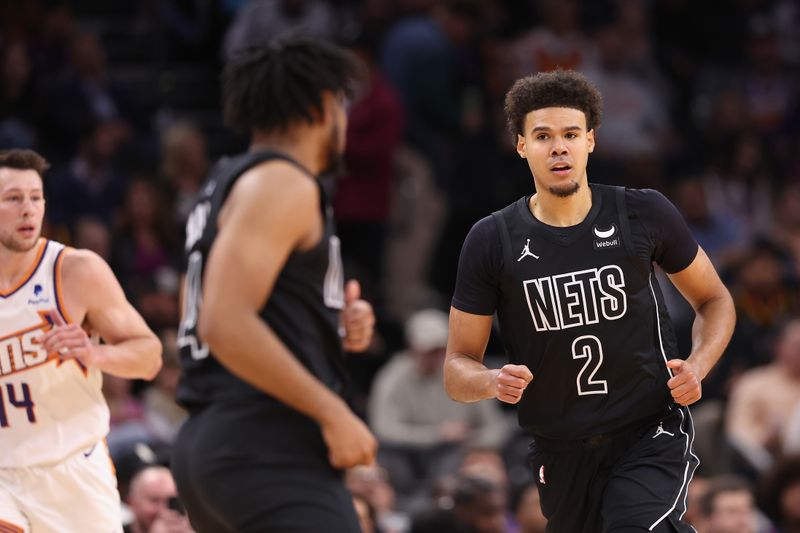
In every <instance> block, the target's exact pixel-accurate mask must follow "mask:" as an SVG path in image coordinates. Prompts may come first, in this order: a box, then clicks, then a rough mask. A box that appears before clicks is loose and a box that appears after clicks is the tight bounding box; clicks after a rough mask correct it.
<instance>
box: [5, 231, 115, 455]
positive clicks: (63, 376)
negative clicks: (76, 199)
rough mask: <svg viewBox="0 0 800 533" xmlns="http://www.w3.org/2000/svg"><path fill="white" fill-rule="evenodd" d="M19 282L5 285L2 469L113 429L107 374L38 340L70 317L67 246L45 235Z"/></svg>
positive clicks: (84, 445)
mask: <svg viewBox="0 0 800 533" xmlns="http://www.w3.org/2000/svg"><path fill="white" fill-rule="evenodd" d="M38 247H39V248H38V253H37V255H36V260H35V261H34V263H33V265H31V266H30V270H29V271H28V273H27V274H26V275H25V277H24V279H23V280H22V281H21V282H20V284H18V285H17V286H16V287H12V288H11V289H10V290H7V291H0V450H2V453H0V468H13V467H25V466H34V465H44V464H49V463H54V462H57V461H60V460H62V459H64V458H66V457H68V456H70V455H73V454H75V453H77V452H78V451H80V450H84V449H88V448H90V447H91V446H92V445H93V444H95V443H97V441H99V440H100V439H102V438H103V437H105V435H106V434H107V433H108V427H109V412H108V406H107V405H106V402H105V399H104V398H103V394H102V392H101V386H102V382H103V378H102V374H101V372H100V371H99V370H97V369H96V368H86V367H84V366H83V365H82V364H81V363H80V362H78V360H76V359H63V360H62V359H61V358H60V357H59V354H58V353H49V354H48V353H46V352H45V350H44V349H43V348H41V346H40V345H39V344H38V343H37V342H36V340H35V339H36V338H37V337H38V336H40V335H41V334H42V333H44V332H45V331H48V330H50V329H51V328H52V327H53V318H52V315H53V314H54V313H60V314H61V316H62V317H63V318H64V320H65V321H66V322H70V321H71V320H70V317H69V315H68V314H67V312H66V311H65V310H64V307H63V305H64V302H63V301H62V296H61V290H62V289H61V271H60V269H61V261H62V260H63V258H64V255H65V254H66V253H68V249H66V248H65V247H64V245H63V244H60V243H58V242H55V241H49V240H46V239H40V240H39V244H38Z"/></svg>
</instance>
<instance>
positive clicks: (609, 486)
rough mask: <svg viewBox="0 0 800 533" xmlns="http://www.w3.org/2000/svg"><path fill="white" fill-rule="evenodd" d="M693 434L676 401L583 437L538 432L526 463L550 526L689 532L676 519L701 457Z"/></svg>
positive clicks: (584, 531)
mask: <svg viewBox="0 0 800 533" xmlns="http://www.w3.org/2000/svg"><path fill="white" fill-rule="evenodd" d="M693 440H694V428H693V425H692V420H691V415H690V414H689V410H688V408H686V407H681V406H678V405H674V406H673V407H672V408H671V409H670V410H669V411H667V412H666V413H665V414H664V415H663V416H662V417H656V418H651V419H649V420H648V421H646V422H643V423H642V424H637V425H634V426H633V427H632V428H629V429H625V430H622V431H619V432H616V433H609V434H604V435H598V436H596V437H592V438H589V439H586V440H583V441H557V440H549V439H544V438H536V439H535V440H534V442H533V443H532V444H531V446H530V452H531V453H530V455H529V462H530V465H531V468H532V469H533V475H534V478H535V480H536V481H537V485H538V487H539V495H540V499H541V505H542V511H543V513H544V515H545V516H546V517H547V518H548V521H549V522H548V525H547V531H548V533H601V532H602V533H613V532H614V531H617V530H622V529H624V530H627V531H629V530H630V529H631V528H634V529H640V530H642V531H654V530H655V531H666V530H673V531H677V532H680V533H683V532H693V531H694V529H693V528H692V527H691V526H689V525H688V524H685V523H683V522H682V521H681V518H682V517H683V514H684V512H685V511H686V493H687V489H688V486H689V482H690V481H691V479H692V475H693V474H694V470H695V468H697V465H698V463H699V461H698V459H697V456H696V455H694V453H693V452H692V443H693ZM668 526H671V527H668Z"/></svg>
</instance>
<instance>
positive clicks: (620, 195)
mask: <svg viewBox="0 0 800 533" xmlns="http://www.w3.org/2000/svg"><path fill="white" fill-rule="evenodd" d="M614 196H615V198H616V203H617V212H618V213H619V224H620V228H621V230H622V243H623V246H625V249H626V250H627V251H628V255H630V256H631V258H632V259H633V260H634V261H633V262H634V264H635V265H636V267H637V268H639V269H640V270H641V271H642V274H644V275H645V276H649V275H650V268H652V266H650V268H648V265H645V264H644V262H643V261H642V260H641V259H640V258H639V257H637V256H636V250H635V249H634V247H633V231H631V222H630V219H629V218H628V202H627V199H626V197H625V187H620V186H617V187H615V195H614Z"/></svg>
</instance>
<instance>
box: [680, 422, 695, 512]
mask: <svg viewBox="0 0 800 533" xmlns="http://www.w3.org/2000/svg"><path fill="white" fill-rule="evenodd" d="M686 413H687V414H688V415H689V425H690V426H691V428H692V440H691V441H690V442H689V455H691V456H692V457H693V458H694V460H695V461H697V462H696V463H695V465H694V468H693V469H692V473H691V474H689V483H691V482H692V479H693V478H694V473H695V472H696V471H697V467H698V466H700V458H699V457H698V456H696V455H695V454H694V451H693V450H692V446H693V445H694V419H693V418H692V412H691V411H690V410H689V408H688V407H687V408H686ZM681 416H683V410H681ZM681 433H683V423H681ZM687 437H688V435H687ZM689 483H687V484H686V493H685V494H684V495H683V512H682V513H681V514H680V516H679V517H678V520H680V519H682V518H683V515H685V514H686V509H687V503H686V501H687V498H688V497H689Z"/></svg>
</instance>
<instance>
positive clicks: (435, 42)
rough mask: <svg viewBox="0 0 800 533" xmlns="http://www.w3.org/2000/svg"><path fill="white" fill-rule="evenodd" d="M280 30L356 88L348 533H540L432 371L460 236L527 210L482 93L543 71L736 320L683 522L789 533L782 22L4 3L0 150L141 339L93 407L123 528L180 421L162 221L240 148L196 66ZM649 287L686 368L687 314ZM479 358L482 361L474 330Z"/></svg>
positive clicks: (209, 72)
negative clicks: (376, 450) (35, 188)
mask: <svg viewBox="0 0 800 533" xmlns="http://www.w3.org/2000/svg"><path fill="white" fill-rule="evenodd" d="M298 33H300V34H306V35H308V36H310V37H313V38H319V39H331V40H334V41H336V42H338V43H341V44H343V45H344V46H346V47H348V48H350V49H351V50H353V51H354V52H355V53H357V54H358V55H359V56H360V57H361V58H362V59H363V60H364V61H365V63H366V65H367V66H368V76H367V79H366V80H365V82H364V86H363V87H361V88H360V91H359V94H358V97H357V98H356V99H355V100H354V101H353V102H352V106H351V108H350V111H349V113H350V123H349V128H348V132H347V137H348V147H347V152H346V164H347V165H346V172H345V174H344V175H343V176H341V177H339V178H338V179H336V180H335V181H334V180H331V182H330V183H328V182H327V181H326V187H331V190H332V191H333V193H334V204H335V214H336V218H337V225H338V231H339V234H340V236H341V238H342V252H343V254H344V259H345V265H346V275H347V277H349V278H350V277H352V278H357V279H359V280H360V281H361V283H362V287H363V291H364V296H365V297H366V298H367V299H369V300H370V301H371V302H372V303H373V304H374V306H375V310H376V314H377V317H378V328H377V336H376V339H375V342H374V343H373V346H372V348H371V349H370V351H369V353H368V354H366V355H360V356H353V357H351V358H350V360H349V365H350V367H351V370H352V373H353V381H354V382H353V392H354V398H353V401H354V405H355V407H356V409H357V410H358V411H359V412H360V413H361V414H362V415H363V416H364V417H365V418H366V419H367V420H368V421H369V423H370V426H371V428H372V429H373V430H374V431H375V433H376V435H377V436H378V437H379V439H380V441H381V443H382V449H381V452H380V454H379V458H380V461H379V464H378V465H376V466H375V467H370V468H358V469H355V470H353V471H351V472H348V484H349V486H350V487H351V489H352V490H353V493H354V495H355V497H356V503H357V508H358V509H359V511H360V512H361V514H362V520H363V524H364V528H365V530H366V531H376V532H384V533H395V532H403V531H415V532H425V531H436V532H443V533H446V532H448V531H478V532H485V533H490V532H502V531H511V532H521V533H533V532H537V531H544V521H543V519H542V517H541V515H540V513H539V512H538V495H537V491H536V489H535V484H533V480H532V476H531V473H530V472H529V468H528V466H527V465H526V462H525V456H526V451H527V444H528V441H529V437H528V436H526V435H524V434H523V433H521V432H520V430H518V429H517V427H516V423H515V420H514V414H513V411H512V410H509V409H506V408H505V407H502V406H501V405H500V404H499V403H496V402H495V403H492V402H482V403H479V404H471V405H464V404H456V403H453V402H451V401H450V400H449V399H447V398H446V396H445V393H444V390H443V388H442V386H441V365H442V360H443V354H444V347H445V344H446V340H447V316H446V312H447V310H448V307H449V298H450V296H451V294H452V289H453V285H454V278H455V273H456V266H457V261H458V254H459V251H460V247H461V244H462V242H463V239H464V237H465V235H466V233H467V231H468V230H469V228H470V227H471V226H472V224H474V223H475V222H476V221H477V220H479V219H480V218H482V217H484V216H486V215H488V214H489V213H491V212H492V211H493V210H495V209H498V208H500V207H502V206H504V205H506V204H508V203H511V202H512V201H513V200H515V199H516V198H518V197H520V196H522V195H524V194H530V193H532V192H533V186H532V180H531V178H530V174H529V170H528V168H527V166H526V165H525V164H524V162H523V161H520V159H519V157H518V156H517V154H516V152H515V151H514V149H513V147H514V144H513V139H512V138H511V136H510V135H509V133H508V131H507V130H506V128H505V120H504V116H503V112H502V104H503V97H504V95H505V92H506V91H507V89H508V88H509V87H510V85H511V83H513V81H514V80H515V79H517V78H519V77H522V76H525V75H528V74H532V73H535V72H538V71H544V70H551V69H554V68H556V67H562V68H572V69H576V70H579V71H581V72H583V73H584V74H586V76H587V77H589V79H590V80H591V81H593V82H594V83H595V84H596V85H597V86H598V87H599V89H600V90H601V92H602V93H603V96H604V116H603V123H602V125H601V127H600V129H599V130H598V132H597V137H596V138H597V149H596V150H595V152H594V153H593V154H592V156H591V158H590V161H589V170H588V173H589V180H590V181H592V182H598V183H609V184H618V185H628V186H634V187H652V188H656V189H658V190H660V191H662V192H664V193H665V194H667V196H668V197H669V198H671V199H672V201H673V202H674V203H675V204H676V205H677V206H678V208H679V209H680V210H681V212H682V213H683V215H684V217H685V218H686V220H687V222H688V224H689V226H690V228H691V229H692V231H693V232H694V235H695V237H696V238H697V240H698V242H699V243H700V244H701V246H703V248H704V249H705V250H706V252H707V253H708V255H709V256H710V257H711V259H712V261H713V262H714V263H715V265H716V267H717V269H718V270H719V271H720V273H721V275H722V276H723V279H724V280H725V282H726V284H727V286H728V288H729V289H730V291H731V293H732V295H733V297H734V300H735V303H736V308H737V313H738V324H737V328H736V332H735V334H734V338H733V340H732V342H731V344H730V346H729V348H728V350H727V351H726V353H725V355H724V357H723V359H722V361H721V363H720V364H719V365H718V367H717V368H716V369H715V370H714V371H713V372H712V373H711V374H710V375H709V377H708V378H707V380H706V381H705V383H704V398H703V400H701V401H700V402H699V403H698V404H696V405H695V406H693V413H694V420H695V424H696V428H697V439H696V442H695V446H696V448H697V453H698V455H699V456H700V459H701V464H700V467H699V469H698V471H697V474H696V475H695V479H694V483H693V484H692V489H691V491H690V495H689V496H690V504H689V512H688V516H687V519H689V520H690V521H691V523H692V524H694V525H695V527H696V529H697V530H698V531H700V532H701V533H704V532H706V533H726V532H734V531H735V532H748V531H752V532H767V531H781V532H800V156H799V155H798V154H799V153H800V77H798V75H799V74H800V4H798V3H797V2H796V1H793V0H730V1H728V2H723V3H718V2H699V1H693V0H536V1H534V0H441V1H435V0H328V1H325V0H128V1H122V2H107V1H104V0H80V1H74V2H64V1H57V0H24V1H23V0H19V1H13V0H2V1H0V148H9V147H23V148H32V149H35V150H38V151H39V152H40V153H42V154H43V155H44V156H45V157H46V158H47V159H48V160H49V161H50V162H51V164H52V168H51V170H50V171H48V173H47V174H46V176H45V186H46V193H47V221H46V229H45V235H46V236H48V237H50V238H54V239H57V240H61V241H64V242H67V243H70V244H72V245H74V246H77V247H83V248H89V249H92V250H94V251H96V252H97V253H98V254H100V255H101V256H102V257H104V258H105V259H106V260H107V261H108V262H109V264H110V265H111V266H112V268H113V270H114V272H115V273H116V274H117V276H118V277H119V279H120V281H121V283H122V285H123V287H124V289H125V290H126V292H127V295H128V297H129V299H130V300H131V301H132V302H133V303H134V305H135V306H136V307H137V309H138V310H139V311H140V312H141V314H142V315H143V316H144V317H145V319H146V320H147V321H148V323H149V324H150V326H151V327H152V328H153V329H154V330H156V331H158V332H160V335H161V337H162V340H163V342H164V363H165V364H164V369H163V370H162V372H161V374H159V376H158V377H157V378H156V380H155V381H154V382H153V383H150V384H145V383H139V382H131V381H128V380H124V379H120V378H116V377H111V376H108V377H107V378H106V380H105V384H104V391H105V394H106V397H107V400H108V403H109V406H110V408H111V414H112V431H111V434H110V435H109V439H108V442H109V446H110V448H111V451H112V455H113V456H114V460H115V462H116V464H117V467H118V472H119V478H120V488H121V492H122V495H123V498H125V499H126V500H127V501H128V502H129V503H132V504H131V508H132V509H134V510H135V509H138V508H139V507H138V506H137V505H136V503H135V502H136V501H137V500H136V495H135V494H134V495H132V499H131V498H130V497H129V496H131V495H129V494H128V485H129V482H130V480H131V477H132V476H133V475H134V473H135V472H136V471H137V470H138V469H139V468H140V467H141V466H142V465H146V464H158V463H163V462H164V461H165V458H166V457H167V456H168V449H169V443H170V442H171V441H172V439H173V438H174V436H175V434H176V431H177V428H178V426H179V425H180V423H181V421H182V419H183V417H184V413H183V411H182V410H181V409H180V408H179V407H178V406H176V405H175V403H174V401H173V396H174V391H175V387H176V383H177V379H178V375H179V372H180V371H179V366H178V361H177V354H176V349H175V335H176V333H175V331H176V327H177V322H178V319H179V314H180V310H179V304H178V286H179V279H180V278H179V272H180V265H181V252H182V241H183V223H184V220H185V217H186V215H187V213H188V210H189V207H190V205H191V201H192V198H193V196H194V194H195V193H196V192H197V191H198V189H199V188H200V186H201V184H202V182H203V180H204V179H205V176H206V174H207V171H208V169H209V166H210V165H211V164H213V161H214V160H215V159H217V158H218V157H220V156H222V155H225V154H232V153H235V152H237V151H241V150H243V149H245V148H246V146H247V139H243V138H241V137H237V136H235V135H234V134H233V133H232V132H230V131H228V130H226V129H225V127H224V125H223V124H222V117H221V112H220V98H219V96H220V86H219V72H220V68H221V66H222V65H223V64H224V61H225V58H226V57H229V56H230V55H231V54H235V53H236V51H237V50H240V49H243V48H246V47H248V46H252V45H258V44H261V43H266V42H268V41H269V40H271V39H274V38H277V37H280V36H284V35H288V34H298ZM232 274H234V273H232ZM662 278H663V279H664V283H665V284H668V281H667V280H666V277H664V276H662ZM665 292H667V293H668V295H669V303H670V313H671V316H672V319H673V321H674V322H675V324H676V328H677V334H678V341H679V345H680V346H681V350H682V354H683V355H685V354H687V353H688V352H689V350H690V347H691V339H690V331H691V322H692V319H693V314H692V311H691V309H690V308H689V307H688V305H687V304H686V303H685V301H683V300H682V298H681V297H680V295H679V294H678V293H677V292H676V291H674V290H673V291H671V292H670V291H669V290H665ZM487 353H488V357H487V361H489V363H490V364H496V365H500V364H501V363H502V361H503V357H504V356H503V353H502V347H501V345H500V343H499V342H498V339H497V338H496V336H495V335H493V338H492V340H491V341H490V344H489V348H488V352H487ZM534 386H535V385H534ZM140 485H142V486H143V485H144V484H143V483H142V484H140ZM137 486H138V485H137ZM141 490H144V489H141V488H140V490H137V491H136V492H140V491H141ZM172 490H174V487H173V488H172ZM148 527H149V525H148V523H147V519H146V518H145V519H142V520H140V521H139V523H138V525H136V526H135V528H136V529H135V530H136V531H147V530H148Z"/></svg>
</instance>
